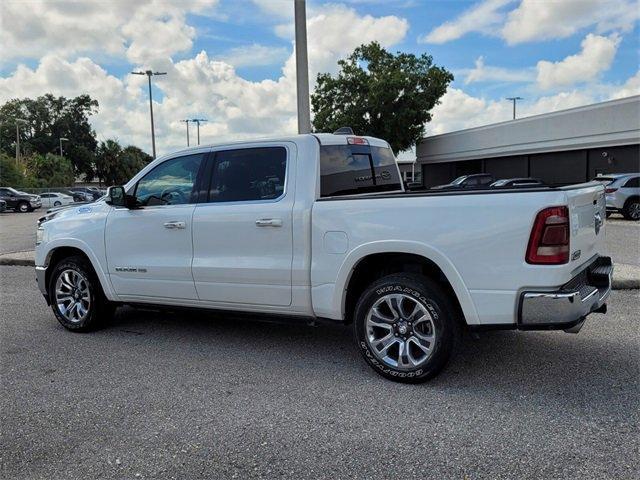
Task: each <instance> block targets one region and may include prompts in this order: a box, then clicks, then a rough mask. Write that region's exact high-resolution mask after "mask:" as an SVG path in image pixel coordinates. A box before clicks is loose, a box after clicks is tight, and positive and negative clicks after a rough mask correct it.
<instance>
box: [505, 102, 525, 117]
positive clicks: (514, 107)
mask: <svg viewBox="0 0 640 480" xmlns="http://www.w3.org/2000/svg"><path fill="white" fill-rule="evenodd" d="M506 100H511V101H512V102H513V119H514V120H515V119H516V102H517V101H518V100H524V99H523V98H522V97H507V98H506Z"/></svg>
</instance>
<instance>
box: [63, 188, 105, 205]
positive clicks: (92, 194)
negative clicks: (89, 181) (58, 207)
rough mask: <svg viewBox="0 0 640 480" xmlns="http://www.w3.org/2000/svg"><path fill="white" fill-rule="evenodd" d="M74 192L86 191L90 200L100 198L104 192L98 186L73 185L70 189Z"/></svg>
mask: <svg viewBox="0 0 640 480" xmlns="http://www.w3.org/2000/svg"><path fill="white" fill-rule="evenodd" d="M69 190H70V191H72V192H82V193H84V194H85V195H86V196H87V198H88V199H89V201H90V202H92V201H94V200H97V199H99V198H100V197H102V193H101V192H100V190H98V189H97V188H93V187H72V188H70V189H69Z"/></svg>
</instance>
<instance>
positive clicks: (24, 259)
mask: <svg viewBox="0 0 640 480" xmlns="http://www.w3.org/2000/svg"><path fill="white" fill-rule="evenodd" d="M34 254H35V252H34V251H33V250H30V251H26V252H14V253H3V254H0V265H20V266H27V267H29V266H30V267H33V266H34V265H35V263H34ZM637 288H640V267H639V266H637V265H627V264H624V263H616V264H615V265H614V269H613V289H614V290H635V289H637Z"/></svg>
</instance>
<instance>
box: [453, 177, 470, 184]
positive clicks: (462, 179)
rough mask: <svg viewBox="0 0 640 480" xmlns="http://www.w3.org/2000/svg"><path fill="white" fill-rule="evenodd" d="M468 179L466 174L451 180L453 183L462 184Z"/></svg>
mask: <svg viewBox="0 0 640 480" xmlns="http://www.w3.org/2000/svg"><path fill="white" fill-rule="evenodd" d="M466 179H467V176H466V175H463V176H461V177H458V178H456V179H455V180H454V181H453V182H451V185H460V184H461V183H462V182H464V181H465V180H466Z"/></svg>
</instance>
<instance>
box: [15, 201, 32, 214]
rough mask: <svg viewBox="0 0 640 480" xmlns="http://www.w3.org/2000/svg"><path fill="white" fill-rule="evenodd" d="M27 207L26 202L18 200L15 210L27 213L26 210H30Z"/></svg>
mask: <svg viewBox="0 0 640 480" xmlns="http://www.w3.org/2000/svg"><path fill="white" fill-rule="evenodd" d="M29 208H30V207H29V204H28V203H27V202H20V203H19V204H18V207H17V210H18V211H19V212H20V213H27V212H29V211H30V210H29Z"/></svg>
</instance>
